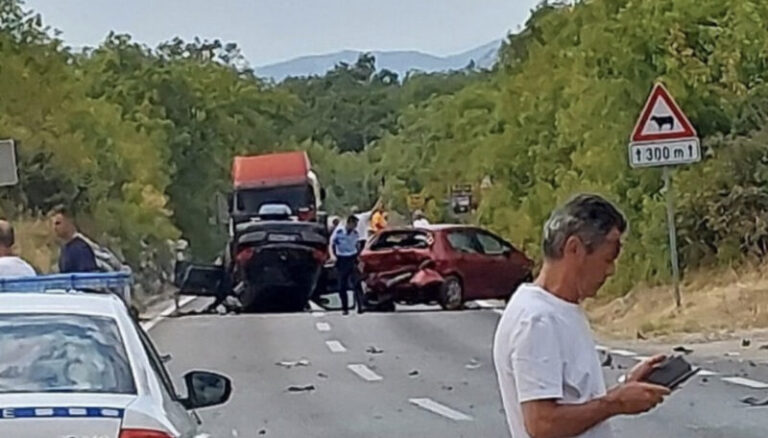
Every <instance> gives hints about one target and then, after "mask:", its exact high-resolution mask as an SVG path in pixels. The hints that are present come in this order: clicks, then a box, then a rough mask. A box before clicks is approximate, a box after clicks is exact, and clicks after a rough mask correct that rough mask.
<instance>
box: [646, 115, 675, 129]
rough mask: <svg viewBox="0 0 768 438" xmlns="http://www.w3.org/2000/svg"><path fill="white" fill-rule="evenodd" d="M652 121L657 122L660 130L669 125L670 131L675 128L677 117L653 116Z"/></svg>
mask: <svg viewBox="0 0 768 438" xmlns="http://www.w3.org/2000/svg"><path fill="white" fill-rule="evenodd" d="M651 121H653V122H654V123H656V126H658V128H659V131H663V130H664V126H666V125H669V130H670V131H673V130H674V129H675V118H674V117H673V116H651Z"/></svg>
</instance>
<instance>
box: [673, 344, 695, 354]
mask: <svg viewBox="0 0 768 438" xmlns="http://www.w3.org/2000/svg"><path fill="white" fill-rule="evenodd" d="M672 351H674V352H675V353H683V354H691V353H693V350H691V349H690V348H687V347H685V346H683V345H679V346H677V347H675V348H673V349H672Z"/></svg>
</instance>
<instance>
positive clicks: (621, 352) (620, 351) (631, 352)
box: [609, 350, 637, 357]
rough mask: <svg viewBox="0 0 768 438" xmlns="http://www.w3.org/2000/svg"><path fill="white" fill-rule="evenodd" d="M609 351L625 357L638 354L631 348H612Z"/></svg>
mask: <svg viewBox="0 0 768 438" xmlns="http://www.w3.org/2000/svg"><path fill="white" fill-rule="evenodd" d="M609 353H611V354H615V355H617V356H624V357H632V356H637V353H635V352H634V351H629V350H610V351H609Z"/></svg>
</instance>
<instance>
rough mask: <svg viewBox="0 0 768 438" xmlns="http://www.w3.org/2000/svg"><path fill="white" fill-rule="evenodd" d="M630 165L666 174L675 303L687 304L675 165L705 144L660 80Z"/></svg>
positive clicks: (636, 134) (696, 156)
mask: <svg viewBox="0 0 768 438" xmlns="http://www.w3.org/2000/svg"><path fill="white" fill-rule="evenodd" d="M628 152H629V165H630V166H631V167H632V168H641V167H659V166H661V168H662V173H663V177H664V191H665V192H666V193H665V197H666V201H667V202H666V203H667V229H668V231H669V256H670V259H671V260H670V261H671V265H672V282H673V284H674V291H675V305H676V306H677V307H678V308H679V307H681V306H682V304H683V300H682V297H681V294H680V262H679V259H678V253H677V229H676V228H677V227H676V226H675V194H674V190H673V187H672V175H671V172H672V170H671V169H670V167H671V166H678V165H681V164H690V163H696V162H699V161H701V146H700V144H699V138H698V136H697V134H696V130H695V129H694V128H693V125H691V122H689V121H688V118H687V117H686V116H685V114H684V113H683V111H682V110H681V109H680V107H679V106H678V105H677V103H676V102H675V101H674V99H672V96H671V95H670V94H669V92H668V91H667V89H666V88H664V86H663V85H661V84H656V85H655V86H654V87H653V90H651V95H650V96H648V100H647V101H646V103H645V107H644V108H643V111H642V112H641V113H640V118H638V120H637V123H636V124H635V129H634V131H633V132H632V137H631V140H630V143H629V150H628Z"/></svg>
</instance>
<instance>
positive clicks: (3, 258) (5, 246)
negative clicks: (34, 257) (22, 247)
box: [0, 220, 37, 278]
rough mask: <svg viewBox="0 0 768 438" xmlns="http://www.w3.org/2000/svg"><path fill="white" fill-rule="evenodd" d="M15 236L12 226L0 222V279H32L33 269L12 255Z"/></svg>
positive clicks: (8, 223)
mask: <svg viewBox="0 0 768 438" xmlns="http://www.w3.org/2000/svg"><path fill="white" fill-rule="evenodd" d="M15 244H16V235H15V232H14V230H13V225H12V224H11V223H10V222H8V221H5V220H0V278H16V277H32V276H35V275H37V273H36V272H35V269H34V268H33V267H32V266H30V265H29V263H27V262H25V261H24V260H22V259H21V257H17V256H16V255H14V253H13V246H14V245H15Z"/></svg>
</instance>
